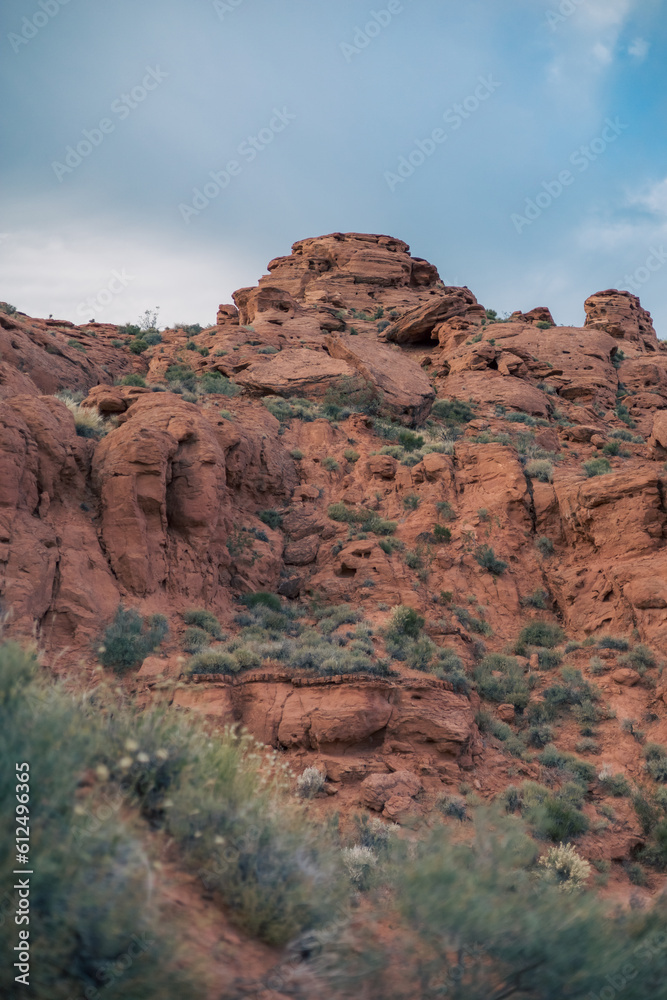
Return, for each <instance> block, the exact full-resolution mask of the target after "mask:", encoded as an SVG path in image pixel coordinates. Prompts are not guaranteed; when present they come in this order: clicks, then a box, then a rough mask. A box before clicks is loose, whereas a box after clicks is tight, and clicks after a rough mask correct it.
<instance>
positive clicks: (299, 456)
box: [290, 448, 303, 462]
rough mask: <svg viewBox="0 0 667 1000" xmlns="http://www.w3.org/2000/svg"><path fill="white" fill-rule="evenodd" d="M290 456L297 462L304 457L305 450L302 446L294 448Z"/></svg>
mask: <svg viewBox="0 0 667 1000" xmlns="http://www.w3.org/2000/svg"><path fill="white" fill-rule="evenodd" d="M290 457H291V458H293V459H294V461H295V462H300V461H301V459H302V458H303V452H302V451H301V449H300V448H292V450H291V452H290Z"/></svg>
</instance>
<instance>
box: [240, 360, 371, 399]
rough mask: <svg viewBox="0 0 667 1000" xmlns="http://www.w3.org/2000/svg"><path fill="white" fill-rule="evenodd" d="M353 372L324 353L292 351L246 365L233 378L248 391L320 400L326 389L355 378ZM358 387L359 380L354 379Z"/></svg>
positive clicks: (350, 368) (344, 363)
mask: <svg viewBox="0 0 667 1000" xmlns="http://www.w3.org/2000/svg"><path fill="white" fill-rule="evenodd" d="M355 376H356V370H355V369H354V368H353V367H352V366H351V365H349V364H348V363H347V362H346V361H343V360H341V359H337V358H332V357H330V356H329V355H328V354H327V353H326V352H325V351H310V350H308V349H307V348H301V349H299V348H295V349H293V350H291V351H284V352H281V353H280V354H275V355H273V356H272V357H270V358H269V359H268V360H266V361H260V362H257V363H255V364H252V365H250V366H249V367H248V368H246V369H245V371H242V372H240V373H239V374H238V376H237V381H238V382H239V384H240V385H243V386H245V387H246V388H247V389H249V390H250V391H252V392H257V393H259V394H270V395H276V396H287V397H289V396H306V397H313V398H317V399H322V398H323V397H324V396H325V395H326V394H327V392H328V391H329V390H336V389H337V388H338V387H340V386H342V385H344V384H345V382H344V380H346V379H347V380H348V382H349V381H351V380H353V379H355ZM357 382H359V385H360V386H361V380H359V379H357Z"/></svg>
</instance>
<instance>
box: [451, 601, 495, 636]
mask: <svg viewBox="0 0 667 1000" xmlns="http://www.w3.org/2000/svg"><path fill="white" fill-rule="evenodd" d="M479 610H480V611H481V609H479ZM452 614H453V615H455V617H456V618H457V619H458V621H459V622H460V623H461V625H463V627H464V628H467V629H468V631H469V632H474V633H475V634H476V635H491V633H492V629H491V626H490V625H489V623H488V622H487V621H484V618H483V617H480V618H475V617H474V615H471V614H470V612H469V611H468V609H467V608H461V607H459V606H458V605H457V604H452Z"/></svg>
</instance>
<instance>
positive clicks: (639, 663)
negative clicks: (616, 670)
mask: <svg viewBox="0 0 667 1000" xmlns="http://www.w3.org/2000/svg"><path fill="white" fill-rule="evenodd" d="M618 662H619V663H622V664H623V665H624V666H628V667H634V669H635V670H637V671H638V672H639V673H640V674H642V673H644V671H645V670H647V669H648V668H649V667H654V666H655V656H654V654H653V653H652V651H651V650H650V649H649V648H648V646H645V645H644V644H643V643H639V645H638V646H635V647H634V648H633V649H631V650H630V652H629V653H626V654H625V655H624V656H619V658H618Z"/></svg>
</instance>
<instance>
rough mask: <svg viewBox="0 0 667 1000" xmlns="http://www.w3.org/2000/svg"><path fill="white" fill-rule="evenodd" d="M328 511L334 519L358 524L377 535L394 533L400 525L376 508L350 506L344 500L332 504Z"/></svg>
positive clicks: (344, 522) (364, 529)
mask: <svg viewBox="0 0 667 1000" xmlns="http://www.w3.org/2000/svg"><path fill="white" fill-rule="evenodd" d="M327 513H328V515H329V517H330V518H331V520H332V521H339V522H342V523H343V524H358V525H360V526H361V528H362V530H363V531H370V532H372V533H373V534H375V535H393V534H394V532H395V531H396V528H397V527H398V525H397V524H396V522H395V521H386V520H385V519H384V518H382V517H380V516H379V514H378V513H377V512H376V511H374V510H366V509H365V508H364V507H348V506H347V505H346V504H344V503H342V501H339V502H338V503H333V504H331V505H330V506H329V509H328V511H327Z"/></svg>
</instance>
